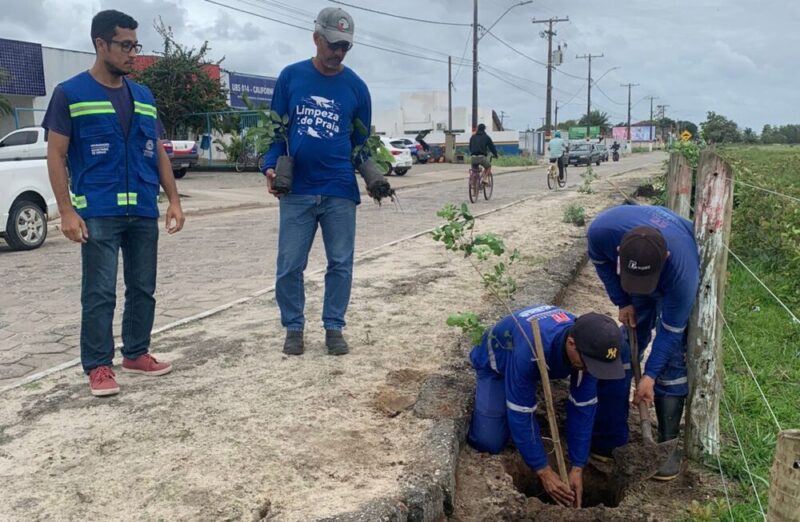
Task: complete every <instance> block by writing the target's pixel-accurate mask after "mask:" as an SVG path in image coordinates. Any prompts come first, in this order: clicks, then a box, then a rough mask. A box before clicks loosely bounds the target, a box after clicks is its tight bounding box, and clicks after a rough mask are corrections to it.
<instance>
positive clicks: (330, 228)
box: [275, 194, 356, 331]
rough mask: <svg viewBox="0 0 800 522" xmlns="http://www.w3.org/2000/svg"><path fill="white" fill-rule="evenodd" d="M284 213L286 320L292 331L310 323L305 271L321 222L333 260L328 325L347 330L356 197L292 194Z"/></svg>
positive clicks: (281, 268)
mask: <svg viewBox="0 0 800 522" xmlns="http://www.w3.org/2000/svg"><path fill="white" fill-rule="evenodd" d="M280 212H281V215H280V231H279V233H278V263H277V264H278V271H277V276H276V281H275V298H276V300H277V301H278V307H279V308H280V310H281V324H283V326H284V328H286V329H287V330H296V331H302V330H303V328H304V327H305V316H304V315H303V310H304V308H305V302H306V296H305V288H304V283H303V272H304V271H305V269H306V266H307V265H308V253H309V252H310V251H311V245H312V244H313V243H314V236H315V235H316V233H317V226H319V227H320V228H322V241H323V243H324V244H325V256H326V257H327V259H328V267H327V271H326V272H325V298H324V302H323V307H322V324H323V326H324V327H325V329H327V330H341V329H343V328H344V326H345V321H344V315H345V312H347V305H348V304H349V303H350V288H351V286H352V283H353V257H354V252H355V238H356V202H355V201H353V200H351V199H346V198H337V197H333V196H303V195H296V194H287V195H285V196H283V197H281V200H280Z"/></svg>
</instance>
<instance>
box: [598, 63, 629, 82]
mask: <svg viewBox="0 0 800 522" xmlns="http://www.w3.org/2000/svg"><path fill="white" fill-rule="evenodd" d="M617 69H622V67H621V66H619V65H618V66H616V67H612V68H611V69H609V70H607V71H606V72H604V73H603V74H601V75H600V78H598V79H596V80H594V81H593V82H592V83H593V84H596V83H597V82H599V81H600V80H602V79H603V76H605V75H606V74H608V73H610V72H611V71H616V70H617Z"/></svg>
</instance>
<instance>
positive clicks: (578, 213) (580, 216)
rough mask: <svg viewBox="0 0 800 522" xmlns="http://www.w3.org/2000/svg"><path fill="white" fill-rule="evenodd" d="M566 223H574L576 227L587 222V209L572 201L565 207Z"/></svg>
mask: <svg viewBox="0 0 800 522" xmlns="http://www.w3.org/2000/svg"><path fill="white" fill-rule="evenodd" d="M564 223H572V224H573V225H575V226H576V227H582V226H584V225H585V224H586V210H585V209H584V208H583V207H582V206H580V205H576V204H575V203H570V204H569V205H567V207H566V208H565V209H564Z"/></svg>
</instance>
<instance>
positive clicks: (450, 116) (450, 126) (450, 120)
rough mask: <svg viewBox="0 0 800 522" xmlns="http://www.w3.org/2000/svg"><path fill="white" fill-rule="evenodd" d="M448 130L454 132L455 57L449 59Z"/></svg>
mask: <svg viewBox="0 0 800 522" xmlns="http://www.w3.org/2000/svg"><path fill="white" fill-rule="evenodd" d="M447 130H448V131H449V132H453V57H452V56H448V57H447Z"/></svg>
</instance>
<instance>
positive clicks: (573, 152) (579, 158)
mask: <svg viewBox="0 0 800 522" xmlns="http://www.w3.org/2000/svg"><path fill="white" fill-rule="evenodd" d="M600 156H601V153H600V151H599V150H597V147H596V144H594V143H589V142H578V143H571V144H570V146H569V164H570V165H580V164H584V165H589V164H590V163H595V164H597V165H600Z"/></svg>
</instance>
